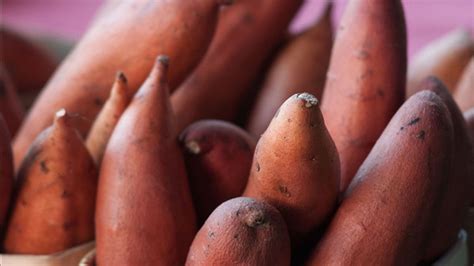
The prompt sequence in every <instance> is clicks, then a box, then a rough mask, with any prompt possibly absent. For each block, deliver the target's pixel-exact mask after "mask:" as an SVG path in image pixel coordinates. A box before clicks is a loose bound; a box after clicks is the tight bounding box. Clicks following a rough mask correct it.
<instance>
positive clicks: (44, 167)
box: [40, 161, 49, 174]
mask: <svg viewBox="0 0 474 266" xmlns="http://www.w3.org/2000/svg"><path fill="white" fill-rule="evenodd" d="M40 168H41V172H43V173H45V174H47V173H49V168H48V166H47V165H46V161H41V162H40Z"/></svg>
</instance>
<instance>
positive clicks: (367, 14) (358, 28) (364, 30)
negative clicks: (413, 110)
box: [321, 0, 407, 192]
mask: <svg viewBox="0 0 474 266" xmlns="http://www.w3.org/2000/svg"><path fill="white" fill-rule="evenodd" d="M406 46H407V41H406V30H405V19H404V14H403V7H402V3H401V1H400V0H378V1H360V0H351V1H349V2H348V3H347V6H346V9H345V11H344V15H343V17H342V20H341V22H340V25H339V28H338V33H337V36H336V40H335V43H334V48H333V52H332V56H331V63H330V66H329V71H328V74H327V80H326V86H325V89H324V94H323V99H324V100H323V102H322V106H321V110H322V112H323V114H324V118H325V120H326V124H327V127H328V130H329V133H331V136H332V137H333V139H334V142H335V143H336V147H337V150H338V152H339V156H340V159H341V187H340V190H341V192H344V191H345V189H346V188H347V186H348V185H349V183H350V182H351V180H352V178H353V177H354V175H355V173H356V172H357V169H358V168H359V166H360V165H361V164H362V162H363V161H364V159H365V158H366V157H367V155H368V154H369V152H370V150H371V149H372V147H373V145H374V143H375V142H376V141H377V139H378V137H379V136H380V134H381V133H382V131H383V130H384V128H385V126H386V125H387V124H388V122H389V121H390V119H391V118H392V116H393V114H394V113H395V112H396V111H397V109H398V108H399V107H400V105H401V104H402V102H403V99H404V93H405V79H406V77H405V76H406V64H407V63H406V62H407V51H406V49H407V47H406Z"/></svg>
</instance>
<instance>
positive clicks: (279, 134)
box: [244, 93, 340, 246]
mask: <svg viewBox="0 0 474 266" xmlns="http://www.w3.org/2000/svg"><path fill="white" fill-rule="evenodd" d="M339 174H340V169H339V157H338V155H337V151H336V147H335V145H334V142H333V141H332V139H331V136H330V135H329V133H328V131H327V129H326V127H325V125H324V119H323V116H322V114H321V111H320V110H319V107H318V100H317V99H316V98H315V97H314V96H313V95H311V94H308V93H301V94H295V95H293V96H291V97H290V98H289V99H288V100H286V101H285V103H283V105H282V106H281V107H280V109H279V110H278V111H277V113H276V114H275V117H274V118H273V120H272V122H271V123H270V126H269V127H268V129H267V130H266V131H265V133H264V134H263V135H262V137H261V138H260V140H259V141H258V143H257V148H256V150H255V155H254V158H253V165H252V168H251V170H250V177H249V181H248V183H247V187H246V188H245V192H244V195H245V196H248V197H252V198H256V199H261V200H265V201H267V202H269V203H270V204H272V205H273V206H275V207H276V208H277V209H278V210H279V211H280V212H281V214H282V215H283V217H284V218H285V221H286V223H287V225H288V230H289V232H290V237H291V239H292V244H294V245H295V246H298V245H299V244H300V243H301V242H303V241H305V240H306V239H305V238H306V237H308V234H309V233H313V232H314V231H315V230H316V229H318V227H319V226H321V225H322V224H323V223H324V222H326V220H327V219H328V218H329V216H330V215H331V214H332V213H333V211H334V208H335V206H336V202H337V195H338V191H339Z"/></svg>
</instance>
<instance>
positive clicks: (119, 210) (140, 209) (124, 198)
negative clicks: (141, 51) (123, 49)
mask: <svg viewBox="0 0 474 266" xmlns="http://www.w3.org/2000/svg"><path fill="white" fill-rule="evenodd" d="M171 67H172V66H171ZM167 69H168V59H167V57H164V56H161V57H159V59H158V60H157V61H156V64H155V66H154V67H153V69H152V71H151V73H150V76H149V78H148V79H147V80H146V81H145V83H144V84H143V85H142V87H141V88H140V89H139V91H138V92H137V94H136V95H135V97H134V98H133V99H132V102H131V103H130V105H129V107H128V108H127V109H126V110H125V112H124V113H123V115H122V117H121V118H120V120H119V122H118V124H117V126H116V127H115V130H114V132H113V134H112V137H111V139H110V141H109V144H108V145H107V149H106V151H105V154H104V158H103V161H102V167H101V172H100V178H99V189H98V194H97V209H96V243H97V264H98V265H182V264H183V263H184V262H185V260H186V254H187V251H188V248H189V246H190V244H191V242H192V239H193V237H194V235H195V233H196V216H195V212H194V208H193V204H192V199H191V192H190V190H189V185H188V180H187V177H186V170H185V166H184V161H183V157H182V154H181V152H180V150H179V144H178V138H177V132H176V131H175V127H174V124H173V123H174V122H175V120H174V118H173V114H172V111H171V106H170V102H169V92H168V84H167V80H166V79H167Z"/></svg>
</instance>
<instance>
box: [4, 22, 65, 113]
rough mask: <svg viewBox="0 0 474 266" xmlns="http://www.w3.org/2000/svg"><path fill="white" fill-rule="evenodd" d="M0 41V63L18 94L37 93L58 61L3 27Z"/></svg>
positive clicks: (44, 50) (33, 43) (38, 46)
mask: <svg viewBox="0 0 474 266" xmlns="http://www.w3.org/2000/svg"><path fill="white" fill-rule="evenodd" d="M0 40H1V44H2V45H0V63H1V64H3V65H4V66H5V68H6V69H7V71H8V72H9V73H10V75H11V79H12V80H13V83H14V84H15V86H16V89H17V90H18V92H19V93H28V92H32V93H38V92H39V91H40V90H41V89H42V88H43V86H44V85H45V84H46V82H47V81H48V79H49V78H50V77H51V75H53V73H54V70H55V69H56V67H57V66H58V61H57V60H56V59H55V58H54V57H53V56H52V55H51V54H49V53H48V51H47V50H46V49H44V48H43V47H41V46H40V45H38V44H37V43H35V42H34V41H33V40H30V39H29V38H28V37H26V36H24V35H22V34H21V33H19V32H16V31H15V30H13V29H11V28H8V27H6V26H5V25H1V26H0ZM58 109H59V108H58ZM55 111H57V110H55Z"/></svg>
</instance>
